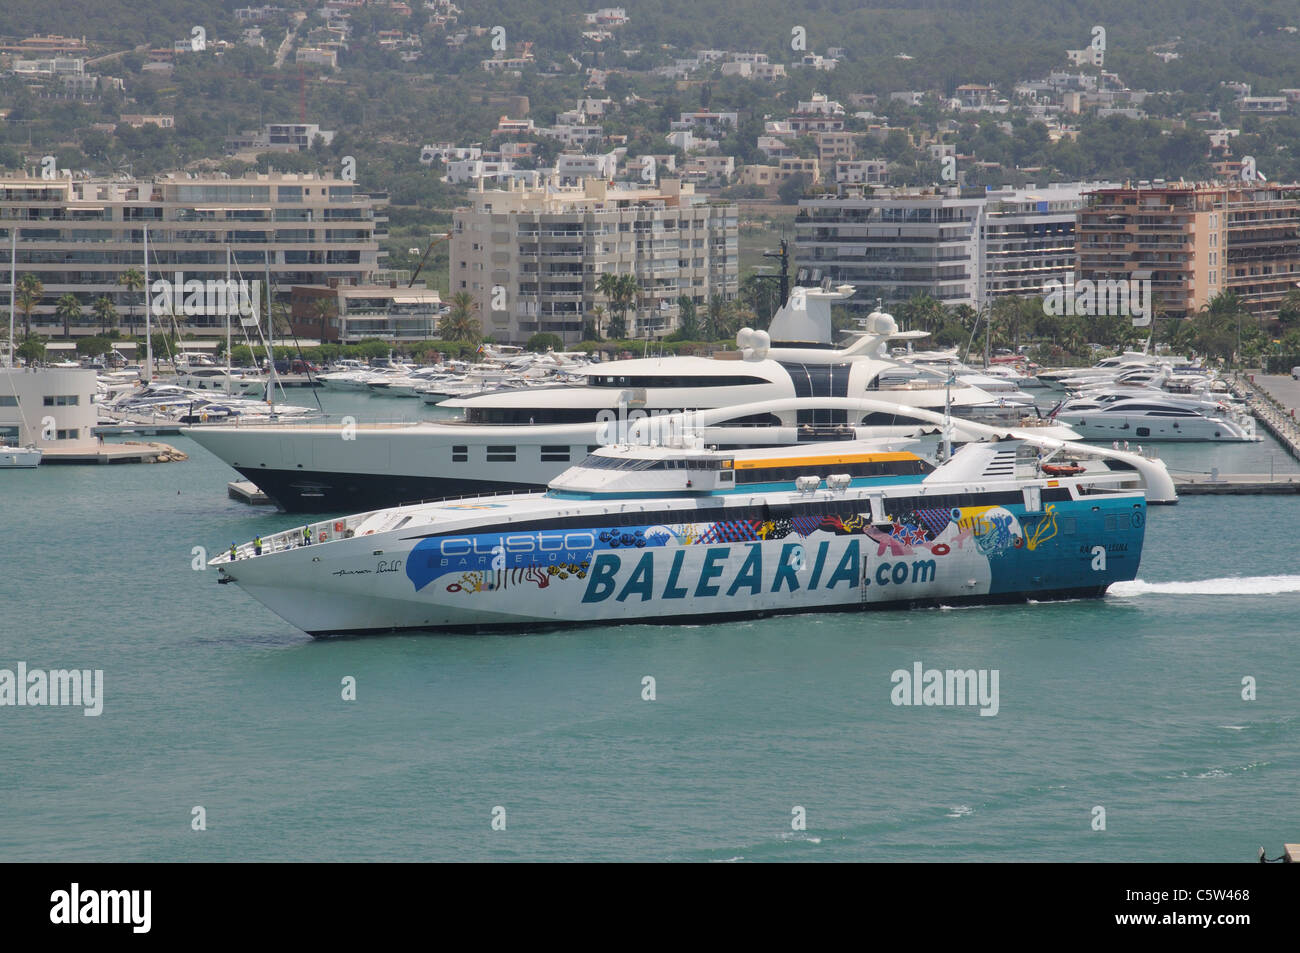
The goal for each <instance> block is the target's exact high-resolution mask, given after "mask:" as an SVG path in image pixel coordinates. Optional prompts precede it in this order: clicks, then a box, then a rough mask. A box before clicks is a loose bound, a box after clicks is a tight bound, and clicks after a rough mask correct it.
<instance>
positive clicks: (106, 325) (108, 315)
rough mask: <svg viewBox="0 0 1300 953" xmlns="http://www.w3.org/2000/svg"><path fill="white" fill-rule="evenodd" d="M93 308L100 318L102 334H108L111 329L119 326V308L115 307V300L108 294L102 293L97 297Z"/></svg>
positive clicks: (96, 315)
mask: <svg viewBox="0 0 1300 953" xmlns="http://www.w3.org/2000/svg"><path fill="white" fill-rule="evenodd" d="M91 310H93V311H94V312H95V317H96V318H98V319H99V331H100V333H101V334H108V332H109V331H110V330H112V329H113V328H115V327H117V308H115V307H113V300H112V299H111V298H109V297H108V295H100V296H99V297H98V298H96V299H95V304H94V306H93V307H92V308H91Z"/></svg>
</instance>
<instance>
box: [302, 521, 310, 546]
mask: <svg viewBox="0 0 1300 953" xmlns="http://www.w3.org/2000/svg"><path fill="white" fill-rule="evenodd" d="M302 544H303V545H304V546H310V545H311V527H310V526H304V527H303V528H302Z"/></svg>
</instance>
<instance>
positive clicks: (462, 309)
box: [438, 291, 483, 345]
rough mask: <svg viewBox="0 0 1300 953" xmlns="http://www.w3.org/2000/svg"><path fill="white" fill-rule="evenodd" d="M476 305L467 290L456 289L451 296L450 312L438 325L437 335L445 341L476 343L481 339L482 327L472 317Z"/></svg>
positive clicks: (476, 319)
mask: <svg viewBox="0 0 1300 953" xmlns="http://www.w3.org/2000/svg"><path fill="white" fill-rule="evenodd" d="M477 306H478V302H477V301H475V300H474V296H473V295H471V294H470V293H469V292H468V291H457V292H456V293H455V294H454V295H452V296H451V312H450V313H448V314H447V315H446V316H445V317H444V318H443V319H442V321H441V322H440V323H439V325H438V335H439V336H440V337H441V338H442V339H443V340H445V341H455V342H457V343H459V344H469V345H477V344H478V343H479V342H480V341H481V340H482V339H483V329H482V327H480V325H479V322H478V318H476V317H474V309H475V308H476V307H477Z"/></svg>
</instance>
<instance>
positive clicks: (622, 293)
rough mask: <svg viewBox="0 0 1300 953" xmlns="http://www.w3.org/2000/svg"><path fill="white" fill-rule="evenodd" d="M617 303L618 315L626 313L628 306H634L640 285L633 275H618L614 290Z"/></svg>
mask: <svg viewBox="0 0 1300 953" xmlns="http://www.w3.org/2000/svg"><path fill="white" fill-rule="evenodd" d="M615 294H616V295H617V300H618V305H619V316H620V317H621V316H622V315H624V314H626V313H627V310H628V309H629V308H635V306H636V304H637V298H638V297H639V296H640V294H641V286H640V285H639V284H637V280H636V276H635V275H619V276H618V289H617V291H616V292H615Z"/></svg>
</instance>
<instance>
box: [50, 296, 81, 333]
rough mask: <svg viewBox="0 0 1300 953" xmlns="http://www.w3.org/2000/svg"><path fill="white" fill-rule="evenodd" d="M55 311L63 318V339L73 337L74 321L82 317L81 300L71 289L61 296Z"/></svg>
mask: <svg viewBox="0 0 1300 953" xmlns="http://www.w3.org/2000/svg"><path fill="white" fill-rule="evenodd" d="M54 313H55V314H56V315H58V316H59V318H61V319H62V320H63V339H64V340H65V341H66V340H69V339H70V338H71V337H72V322H73V321H79V320H80V319H81V302H80V301H78V300H77V296H76V295H74V294H73V293H72V292H70V291H69V292H68V293H67V294H65V295H63V296H61V297H60V298H59V300H58V302H57V303H56V304H55V306H54Z"/></svg>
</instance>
